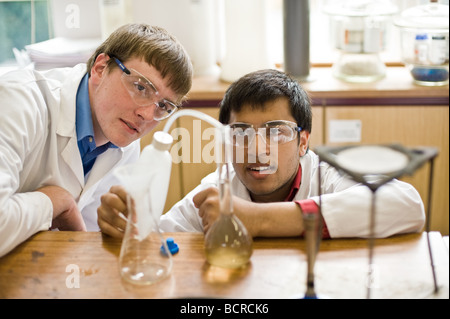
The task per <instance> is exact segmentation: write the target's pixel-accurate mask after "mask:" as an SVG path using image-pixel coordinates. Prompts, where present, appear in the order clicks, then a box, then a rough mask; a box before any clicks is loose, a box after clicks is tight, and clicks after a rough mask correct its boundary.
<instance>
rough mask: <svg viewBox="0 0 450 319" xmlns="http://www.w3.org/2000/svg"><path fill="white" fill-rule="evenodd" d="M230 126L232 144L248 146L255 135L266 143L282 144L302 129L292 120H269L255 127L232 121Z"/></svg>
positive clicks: (292, 138) (294, 136)
mask: <svg viewBox="0 0 450 319" xmlns="http://www.w3.org/2000/svg"><path fill="white" fill-rule="evenodd" d="M229 126H230V128H231V135H232V143H233V145H234V146H237V147H243V148H248V147H249V146H250V145H251V144H252V143H253V141H254V139H255V137H256V135H259V136H260V137H262V139H263V141H264V142H265V143H266V145H275V144H284V143H287V142H290V141H292V140H294V139H295V138H296V137H297V134H298V132H300V131H301V130H302V128H301V127H300V126H298V125H297V124H296V123H294V122H290V121H281V120H278V121H270V122H266V123H264V124H263V125H262V126H261V127H257V128H255V126H254V125H252V124H248V123H240V122H238V123H232V124H230V125H229Z"/></svg>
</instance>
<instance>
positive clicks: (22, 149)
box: [0, 64, 140, 256]
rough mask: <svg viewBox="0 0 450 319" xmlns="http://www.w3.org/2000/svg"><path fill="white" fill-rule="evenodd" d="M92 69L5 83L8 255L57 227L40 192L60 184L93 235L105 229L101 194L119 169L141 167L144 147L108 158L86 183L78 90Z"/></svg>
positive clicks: (32, 74)
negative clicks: (127, 165) (136, 163)
mask: <svg viewBox="0 0 450 319" xmlns="http://www.w3.org/2000/svg"><path fill="white" fill-rule="evenodd" d="M85 74H86V65H85V64H80V65H77V66H75V67H74V68H61V69H54V70H49V71H45V72H37V71H33V70H20V71H14V72H11V73H9V74H6V75H4V76H3V77H2V78H0V105H1V106H0V108H1V115H0V256H2V255H4V254H6V253H7V252H9V251H10V250H12V249H13V248H14V247H15V246H17V245H18V244H19V243H21V242H22V241H24V240H26V239H27V238H28V237H30V236H31V235H33V234H34V233H36V232H38V231H41V230H48V229H49V227H50V226H51V223H52V213H53V208H52V203H51V201H50V199H49V198H48V197H47V196H46V195H44V194H43V193H40V192H35V190H36V189H37V188H39V187H41V186H46V185H57V186H61V187H62V188H64V189H66V190H68V191H69V192H70V193H71V194H72V195H73V196H74V198H75V199H76V200H77V203H78V208H79V209H80V211H81V213H82V215H83V218H84V220H85V223H86V227H87V229H88V230H99V227H98V225H97V207H98V205H99V203H100V201H99V199H100V196H101V195H102V194H104V193H106V192H107V191H108V190H109V188H110V186H111V185H112V184H116V180H115V178H114V176H113V175H112V173H111V172H112V170H113V169H114V168H115V167H116V166H118V165H123V164H125V163H129V162H133V161H136V160H137V158H138V156H139V150H140V147H139V141H135V142H133V143H132V144H130V145H128V146H127V147H124V148H113V149H108V150H107V151H106V152H105V153H103V154H101V155H100V156H99V157H98V158H97V160H96V161H95V164H94V166H93V168H92V170H91V172H90V173H89V175H88V176H87V178H85V177H84V174H83V166H82V162H81V156H80V153H79V150H78V144H77V136H76V127H75V114H76V113H75V111H76V107H75V102H76V93H77V89H78V85H79V83H80V81H81V78H82V77H83V75H85Z"/></svg>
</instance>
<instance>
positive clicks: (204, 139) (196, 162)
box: [179, 107, 219, 195]
mask: <svg viewBox="0 0 450 319" xmlns="http://www.w3.org/2000/svg"><path fill="white" fill-rule="evenodd" d="M197 110H198V111H201V112H203V113H205V114H207V115H209V116H212V117H213V118H215V119H216V120H217V119H218V118H219V108H218V107H210V108H201V109H197ZM179 120H180V124H179V126H180V127H181V128H184V129H187V131H188V132H189V144H188V145H189V146H190V148H189V149H190V150H189V156H188V161H184V162H183V165H182V168H181V180H182V184H183V194H184V195H186V194H187V193H189V192H190V191H191V190H193V189H194V188H195V187H196V186H197V185H199V184H200V182H201V180H202V179H203V178H204V177H205V176H206V175H208V174H209V173H211V172H213V171H214V170H215V169H216V163H215V162H214V161H212V162H211V160H212V158H213V155H214V154H210V153H209V152H207V147H208V145H214V144H210V143H214V136H213V135H208V136H206V135H204V134H203V133H204V132H205V130H207V129H212V126H211V125H210V124H209V123H206V122H205V121H202V120H200V119H197V118H193V117H189V116H185V117H181V118H180V119H179ZM209 132H212V131H209ZM202 152H205V154H204V155H206V156H202Z"/></svg>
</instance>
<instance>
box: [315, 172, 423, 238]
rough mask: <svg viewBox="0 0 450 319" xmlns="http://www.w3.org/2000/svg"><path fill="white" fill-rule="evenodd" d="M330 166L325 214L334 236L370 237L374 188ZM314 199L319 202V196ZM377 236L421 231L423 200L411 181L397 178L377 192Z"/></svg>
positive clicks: (326, 180) (325, 187) (324, 199)
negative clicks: (371, 188)
mask: <svg viewBox="0 0 450 319" xmlns="http://www.w3.org/2000/svg"><path fill="white" fill-rule="evenodd" d="M333 171H334V169H331V168H329V172H328V174H327V173H325V178H324V180H323V183H324V186H323V192H324V195H323V196H322V214H323V217H324V219H325V222H326V224H327V227H328V231H329V233H330V236H331V238H342V237H360V238H367V237H369V236H370V227H369V226H370V216H371V215H370V214H371V203H372V191H370V190H369V188H368V187H366V186H364V185H361V184H355V183H354V182H352V181H350V180H349V179H347V178H345V177H342V176H340V175H339V174H338V173H337V172H335V171H334V172H333ZM313 199H314V201H315V202H316V203H317V204H319V198H318V197H317V196H316V197H314V198H313ZM375 199H376V200H375V237H377V238H384V237H389V236H392V235H395V234H402V233H411V232H418V231H421V230H422V228H423V226H424V222H425V210H424V206H423V202H422V199H421V198H420V195H419V193H418V192H417V191H416V189H415V188H414V187H413V186H411V185H410V184H408V183H405V182H402V181H399V180H393V181H391V182H389V183H387V184H385V185H383V186H382V187H380V188H379V189H378V190H377V191H376V192H375Z"/></svg>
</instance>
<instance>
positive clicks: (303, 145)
mask: <svg viewBox="0 0 450 319" xmlns="http://www.w3.org/2000/svg"><path fill="white" fill-rule="evenodd" d="M309 137H310V133H309V132H308V131H301V132H300V145H299V147H298V152H299V155H300V157H302V156H304V155H305V154H306V151H307V150H308V147H309Z"/></svg>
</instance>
